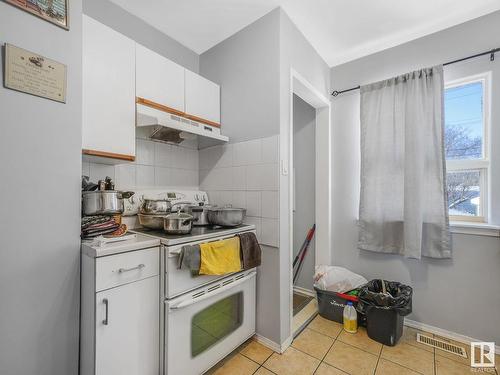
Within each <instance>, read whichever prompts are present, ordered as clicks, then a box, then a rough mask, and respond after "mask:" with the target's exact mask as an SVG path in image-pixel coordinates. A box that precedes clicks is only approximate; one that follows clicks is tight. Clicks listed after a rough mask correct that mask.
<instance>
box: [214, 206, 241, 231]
mask: <svg viewBox="0 0 500 375" xmlns="http://www.w3.org/2000/svg"><path fill="white" fill-rule="evenodd" d="M246 213H247V210H246V209H244V208H235V207H231V206H226V207H212V208H210V209H209V210H208V221H209V222H210V224H213V225H220V226H223V227H236V226H238V225H240V224H242V223H243V220H245V216H246Z"/></svg>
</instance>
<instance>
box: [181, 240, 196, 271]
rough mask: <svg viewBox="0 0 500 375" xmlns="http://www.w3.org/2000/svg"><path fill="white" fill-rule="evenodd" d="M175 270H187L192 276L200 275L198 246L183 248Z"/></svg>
mask: <svg viewBox="0 0 500 375" xmlns="http://www.w3.org/2000/svg"><path fill="white" fill-rule="evenodd" d="M177 268H178V269H182V268H184V269H188V270H190V271H191V273H192V274H193V275H198V274H199V273H200V245H186V246H183V247H182V249H181V252H180V254H179V263H178V266H177Z"/></svg>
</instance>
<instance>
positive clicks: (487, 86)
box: [443, 72, 491, 223]
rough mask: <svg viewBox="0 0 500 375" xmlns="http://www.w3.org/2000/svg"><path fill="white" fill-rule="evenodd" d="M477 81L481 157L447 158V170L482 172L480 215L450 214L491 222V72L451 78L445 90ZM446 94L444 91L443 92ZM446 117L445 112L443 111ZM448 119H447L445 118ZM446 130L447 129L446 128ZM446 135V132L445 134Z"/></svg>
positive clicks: (464, 219)
mask: <svg viewBox="0 0 500 375" xmlns="http://www.w3.org/2000/svg"><path fill="white" fill-rule="evenodd" d="M476 82H481V83H482V87H483V119H482V121H483V142H482V154H483V157H482V158H481V159H461V160H446V172H447V173H448V172H461V171H462V172H463V171H479V172H480V176H481V177H480V182H479V189H480V206H479V211H480V214H481V215H480V216H467V215H450V216H449V218H450V220H452V221H469V222H481V223H487V222H489V220H488V219H489V216H488V213H489V201H490V199H489V191H490V189H489V184H490V181H491V178H490V173H491V168H490V153H491V149H490V148H491V143H490V139H489V134H490V124H491V118H490V116H491V107H490V106H491V101H490V98H491V72H484V73H480V74H474V75H471V76H467V77H462V78H459V79H455V80H451V81H448V82H445V84H444V91H446V90H448V89H451V88H454V87H458V86H464V85H468V84H472V83H476ZM443 94H444V93H443ZM443 112H444V95H443ZM443 117H444V113H443ZM445 121H446V119H445ZM445 131H446V130H445ZM445 136H446V134H445Z"/></svg>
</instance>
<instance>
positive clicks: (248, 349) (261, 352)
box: [240, 340, 274, 364]
mask: <svg viewBox="0 0 500 375" xmlns="http://www.w3.org/2000/svg"><path fill="white" fill-rule="evenodd" d="M240 353H241V354H243V355H244V356H246V357H248V358H250V359H251V360H253V361H255V362H257V363H260V364H263V363H264V362H265V361H266V359H268V358H269V357H270V356H271V354H273V353H274V352H273V351H272V350H271V349H269V348H268V347H266V346H264V345H262V344H261V343H259V342H257V341H255V340H250V341H249V342H248V343H246V344H245V345H244V346H243V348H242V349H241V350H240Z"/></svg>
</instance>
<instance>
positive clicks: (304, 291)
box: [293, 286, 316, 297]
mask: <svg viewBox="0 0 500 375" xmlns="http://www.w3.org/2000/svg"><path fill="white" fill-rule="evenodd" d="M293 290H294V291H295V292H298V293H300V294H304V295H306V296H309V297H316V293H315V292H314V290H310V289H306V288H301V287H300V286H294V287H293Z"/></svg>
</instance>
